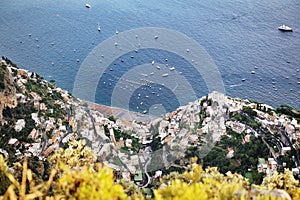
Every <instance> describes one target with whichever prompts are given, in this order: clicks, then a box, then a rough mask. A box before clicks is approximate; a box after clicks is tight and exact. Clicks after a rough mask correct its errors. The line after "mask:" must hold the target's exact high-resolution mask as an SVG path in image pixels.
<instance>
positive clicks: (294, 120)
mask: <svg viewBox="0 0 300 200" xmlns="http://www.w3.org/2000/svg"><path fill="white" fill-rule="evenodd" d="M0 70H1V71H0V72H1V73H0V103H1V104H0V122H1V123H0V154H2V155H3V156H4V158H5V161H1V159H0V161H1V162H2V164H1V163H0V164H1V165H2V167H1V168H0V170H2V172H3V173H4V174H7V173H8V172H7V170H8V169H9V170H10V172H11V173H12V174H13V175H12V176H16V177H18V178H21V173H20V172H19V171H20V170H17V169H22V164H23V163H24V164H23V167H24V165H28V168H29V169H30V170H31V171H32V173H33V174H34V177H35V178H36V181H37V182H41V183H43V182H44V181H47V180H49V179H51V173H52V172H51V171H53V169H54V168H55V169H56V170H58V171H59V173H62V174H65V175H67V174H68V173H70V174H72V173H73V171H72V170H74V169H75V171H76V169H77V168H78V167H79V168H84V169H89V167H92V168H93V169H95V167H96V166H97V167H98V165H99V163H103V164H105V165H106V166H109V167H110V168H111V169H113V171H111V170H110V169H107V170H108V171H107V173H110V174H111V180H107V181H113V174H114V181H117V182H118V183H119V184H120V185H118V186H117V187H116V188H117V189H116V191H121V190H119V189H120V187H122V188H123V189H124V190H125V193H126V194H123V193H122V195H123V196H124V197H125V196H131V197H136V196H134V194H135V195H140V196H141V197H142V198H144V197H146V196H145V194H144V192H145V191H144V190H141V189H139V187H141V188H147V189H148V190H147V191H148V192H149V191H152V192H154V194H156V197H157V199H160V198H161V199H165V198H167V196H166V195H170V196H172V195H173V193H174V191H173V190H174V188H173V189H172V187H173V186H174V187H186V189H187V191H188V190H190V189H191V188H189V184H187V183H189V181H190V180H191V179H193V175H187V174H186V173H192V172H193V170H198V171H197V173H200V174H201V177H202V178H200V179H197V180H196V181H195V184H197V187H198V186H199V187H204V188H205V187H206V185H205V183H207V182H206V181H207V180H206V179H205V177H206V176H212V177H215V178H216V176H218V177H222V178H221V179H218V181H219V182H218V183H216V184H217V185H218V184H221V185H222V187H225V188H226V187H227V186H226V184H227V182H228V183H229V182H230V181H229V179H230V180H231V179H232V178H234V181H237V182H238V183H239V184H241V185H239V187H237V188H236V189H235V190H233V191H235V192H238V191H239V192H243V191H246V190H248V189H249V188H251V187H252V186H251V184H258V185H259V184H265V185H264V189H266V190H272V189H276V188H280V189H285V190H286V191H288V193H289V194H290V192H291V191H292V190H289V189H288V188H286V187H285V186H284V187H283V186H282V185H280V184H279V185H280V186H278V187H277V185H275V186H274V185H273V186H272V188H271V187H268V184H267V180H269V182H272V180H273V179H274V177H275V179H276V177H277V176H278V177H279V176H283V177H288V178H289V180H293V181H292V182H293V192H294V191H298V192H299V188H298V189H297V184H298V182H297V180H299V169H300V168H299V167H300V164H299V156H300V150H299V148H300V145H299V142H300V123H299V119H300V116H299V112H298V111H296V110H294V109H292V108H291V107H289V106H287V105H283V106H281V107H280V108H278V109H274V108H272V107H271V106H268V105H266V104H263V103H258V102H251V101H248V100H242V99H234V98H230V97H227V96H225V95H223V94H220V93H217V92H213V93H211V94H208V95H207V96H204V97H202V98H200V99H198V100H197V101H195V102H191V103H189V104H188V105H185V106H181V107H179V108H177V109H176V110H175V111H174V112H172V113H168V114H167V115H166V116H164V117H162V118H157V119H155V120H153V119H152V120H151V121H149V120H141V121H136V120H132V121H131V120H128V119H124V118H117V117H116V116H110V114H111V112H108V113H104V112H100V111H98V110H97V108H98V107H100V106H98V107H97V106H95V105H92V104H91V103H86V102H83V101H81V100H79V99H77V98H76V97H73V96H72V95H71V94H69V93H68V92H67V91H65V90H63V89H61V88H59V87H57V86H56V85H55V84H54V82H55V81H54V80H51V81H50V82H48V81H46V80H44V79H43V77H41V76H39V75H38V74H36V73H34V72H28V71H27V70H24V69H19V68H18V67H17V66H16V65H15V64H13V63H12V62H11V61H10V60H8V59H7V58H2V60H1V62H0ZM112 109H113V108H112ZM102 110H103V109H102ZM112 113H113V112H112ZM143 117H145V119H146V118H147V116H143V115H141V117H140V118H143ZM147 119H148V118H147ZM78 141H83V142H78ZM195 158H197V159H195ZM60 162H62V163H64V165H66V166H67V168H64V167H63V166H59V167H58V164H59V163H60ZM5 163H7V164H5ZM96 163H98V164H96ZM5 166H6V167H5ZM55 166H56V167H55ZM200 166H202V167H203V169H204V170H203V169H202V167H200ZM57 167H58V168H57ZM210 167H218V170H216V169H215V168H213V170H212V169H211V168H210ZM6 168H7V170H6V171H5V170H4V169H6ZM100 168H101V169H102V167H100ZM200 168H201V169H200ZM3 170H4V171H3ZM23 170H27V167H26V169H25V168H23ZM68 170H69V171H68ZM105 170H106V168H105ZM199 170H200V171H199ZM96 171H97V170H96ZM2 172H1V173H2ZM97 172H99V173H100V174H99V176H100V175H101V170H100V169H99V170H98V171H97ZM229 172H230V173H232V174H234V173H238V174H240V175H237V174H235V175H234V176H232V174H231V175H230V173H229ZM277 172H279V173H283V174H284V175H278V174H277ZM53 173H54V172H53ZM56 173H57V172H56ZM83 173H84V174H82V176H83V177H85V175H86V176H87V177H85V178H86V179H84V181H91V179H92V174H87V173H88V172H87V171H84V170H83ZM178 173H180V175H179V174H178ZM195 173H196V172H195ZM23 176H24V175H23ZM186 176H188V178H187V177H186ZM199 176H200V175H199ZM243 176H244V177H246V178H247V179H245V178H243ZM3 177H5V176H3ZM3 177H2V178H3ZM62 177H63V176H62ZM62 177H61V178H62ZM72 177H73V178H74V180H75V179H77V178H79V177H77V176H76V175H75V174H72ZM268 177H269V178H270V177H273V179H272V180H271V179H267V178H268ZM0 178H1V176H0ZM64 178H67V177H64ZM235 178H236V179H235ZM4 179H5V178H4ZM4 179H0V180H1V182H2V180H4ZM52 179H53V180H57V179H58V180H59V179H60V178H58V177H56V178H54V175H53V176H52ZM100 179H101V178H100ZM100 179H99V180H100ZM171 179H172V181H171ZM213 179H214V178H213ZM283 179H284V178H283ZM5 180H6V179H5ZM9 180H10V182H13V181H12V179H11V178H10V179H9ZM53 180H51V181H53ZM71 180H72V179H68V180H66V181H71ZM175 180H176V181H177V182H176V181H175ZM232 180H233V179H232ZM28 181H30V180H29V179H28ZM93 181H96V180H93ZM124 181H125V182H126V183H130V184H129V185H131V186H132V187H131V189H129V188H128V187H129V185H126V183H124ZM173 181H175V182H173ZM178 181H179V182H178ZM210 181H213V180H210ZM226 181H227V182H226ZM3 183H4V182H3ZM296 183H297V184H296ZM52 184H54V185H56V184H58V185H56V186H57V187H61V190H60V193H62V192H63V191H64V192H66V190H65V189H66V186H63V185H59V184H60V183H59V181H58V182H56V181H54V182H53V183H52ZM95 184H96V183H95ZM97 184H98V183H97ZM111 184H112V186H111V187H112V188H113V185H115V184H117V183H115V182H111ZM176 184H179V185H181V186H179V185H176ZM186 184H187V185H186ZM199 184H200V185H199ZM201 184H204V185H201ZM166 185H168V187H170V188H169V189H170V191H168V189H167V188H168V187H166V190H163V189H159V188H163V186H166ZM172 185H173V186H172ZM229 185H230V184H228V187H229ZM6 186H7V187H8V186H9V183H8V182H7V185H6ZM56 186H55V187H56ZM253 186H254V185H253ZM7 187H3V188H2V189H1V190H0V192H1V193H0V195H3V194H4V192H5V191H6V189H7ZM216 187H217V186H216ZM230 187H231V186H230ZM291 187H292V186H291ZM204 188H202V189H203V190H207V192H206V193H207V194H206V195H208V196H207V198H211V197H212V196H209V190H208V189H204ZM69 189H70V188H69ZM149 189H150V190H149ZM48 190H49V191H50V193H51V192H52V193H53V190H52V189H50V188H48ZM70 190H71V189H70ZM132 190H133V191H132ZM252 191H254V189H253V188H252ZM43 192H45V191H43ZM135 192H137V193H135ZM152 192H151V194H150V196H152V197H153V193H152ZM190 192H197V191H190ZM223 192H224V191H223ZM50 193H47V194H50ZM71 193H72V192H70V191H69V193H68V195H71V196H72V194H73V195H75V193H72V194H71ZM171 193H172V194H171ZM175 193H176V192H175ZM175 193H174V195H179V196H180V195H181V194H177V193H176V194H175ZM200 193H201V192H200ZM44 194H45V193H44ZM120 194H121V193H120ZM221 194H222V195H229V194H227V193H226V194H225V193H224V194H223V193H222V191H220V194H219V195H221ZM233 194H234V195H235V193H230V195H233ZM258 194H260V193H259V192H258ZM296 194H298V193H297V192H296V193H295V196H292V197H293V198H294V197H296V198H297V196H296ZM122 195H121V196H122ZM242 195H243V194H240V196H242ZM251 195H254V194H251ZM268 195H269V193H268ZM273 195H275V196H276V194H273ZM290 195H291V194H290ZM71 196H69V197H71ZM181 197H182V198H185V197H183V196H181ZM235 197H237V196H236V195H235ZM178 198H179V197H178ZM226 198H229V196H228V197H226Z"/></svg>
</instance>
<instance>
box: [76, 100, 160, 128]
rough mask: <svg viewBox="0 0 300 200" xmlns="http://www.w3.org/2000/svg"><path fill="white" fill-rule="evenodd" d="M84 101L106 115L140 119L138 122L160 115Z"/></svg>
mask: <svg viewBox="0 0 300 200" xmlns="http://www.w3.org/2000/svg"><path fill="white" fill-rule="evenodd" d="M81 101H82V102H83V103H86V104H87V105H88V107H89V108H91V109H93V110H96V111H99V112H100V113H101V114H103V115H104V116H105V117H109V116H114V117H115V118H117V119H126V120H127V121H134V120H135V121H138V122H147V123H150V122H151V121H153V120H155V119H158V118H159V117H155V116H150V115H146V114H142V113H138V112H133V111H129V110H126V109H123V108H117V107H112V106H106V105H102V104H97V103H93V102H89V101H85V100H81Z"/></svg>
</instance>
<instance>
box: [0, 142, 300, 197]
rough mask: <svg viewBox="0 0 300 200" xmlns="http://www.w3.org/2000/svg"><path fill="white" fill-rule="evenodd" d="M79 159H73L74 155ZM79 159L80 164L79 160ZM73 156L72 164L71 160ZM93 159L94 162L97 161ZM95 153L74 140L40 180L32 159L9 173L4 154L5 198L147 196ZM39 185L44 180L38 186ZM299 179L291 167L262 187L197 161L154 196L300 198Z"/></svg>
mask: <svg viewBox="0 0 300 200" xmlns="http://www.w3.org/2000/svg"><path fill="white" fill-rule="evenodd" d="M72 158H73V159H72ZM75 158H76V159H77V162H75ZM70 160H71V162H69V161H70ZM91 161H93V162H91ZM94 161H95V157H94V155H93V154H92V152H91V151H90V150H89V149H86V148H85V147H84V145H83V144H82V143H81V142H78V141H74V142H72V143H70V146H69V148H67V149H66V150H59V151H57V153H56V154H54V155H53V156H52V158H51V159H50V162H52V169H51V171H50V175H49V180H47V181H41V180H35V177H36V176H35V174H34V173H33V172H32V171H31V169H29V168H28V162H27V159H25V161H24V162H23V164H22V165H20V166H21V170H20V172H21V177H18V176H16V174H12V173H11V172H9V170H8V167H7V165H6V162H5V160H4V159H3V157H2V155H0V179H1V189H2V190H3V193H2V194H3V196H0V200H1V199H12V200H15V199H24V200H25V199H107V200H110V199H147V198H149V196H146V195H145V193H144V191H143V190H142V189H140V188H138V187H136V186H135V185H134V184H133V182H126V181H124V180H117V181H116V180H114V177H113V170H112V169H110V168H109V167H107V166H105V165H103V164H100V163H95V162H94ZM37 183H38V184H37ZM298 184H299V182H298V181H297V180H295V179H294V177H293V175H292V174H291V172H290V171H289V170H285V171H284V173H282V174H278V173H274V174H272V175H271V176H267V177H265V178H264V181H263V183H262V184H261V185H250V184H249V182H248V180H247V179H246V178H244V177H243V176H242V175H239V174H237V173H235V174H232V173H231V172H227V173H226V174H225V175H224V174H222V173H220V172H219V171H218V170H217V168H214V167H212V168H207V169H203V168H202V166H201V165H198V164H196V162H195V160H194V163H193V164H191V165H190V166H189V170H188V171H185V172H183V173H182V174H179V173H174V172H173V173H171V174H169V175H166V176H163V177H162V178H161V179H160V180H159V181H157V182H156V183H155V184H153V185H156V186H154V187H153V188H151V189H152V191H153V193H154V196H153V197H152V198H154V199H157V200H161V199H216V200H218V199H251V198H252V199H300V188H299V187H298Z"/></svg>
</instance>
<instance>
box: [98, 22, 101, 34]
mask: <svg viewBox="0 0 300 200" xmlns="http://www.w3.org/2000/svg"><path fill="white" fill-rule="evenodd" d="M98 31H99V32H100V31H101V27H100V24H99V23H98Z"/></svg>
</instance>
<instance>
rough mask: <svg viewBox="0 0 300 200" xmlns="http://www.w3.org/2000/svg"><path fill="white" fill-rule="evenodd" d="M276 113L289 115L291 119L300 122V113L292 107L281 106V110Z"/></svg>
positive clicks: (278, 109)
mask: <svg viewBox="0 0 300 200" xmlns="http://www.w3.org/2000/svg"><path fill="white" fill-rule="evenodd" d="M275 111H276V113H279V114H285V115H288V116H290V117H293V118H295V119H296V120H297V121H298V122H299V121H300V112H299V111H297V110H295V109H293V108H292V107H291V106H289V105H281V106H280V107H279V108H277V109H276V110H275Z"/></svg>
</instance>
